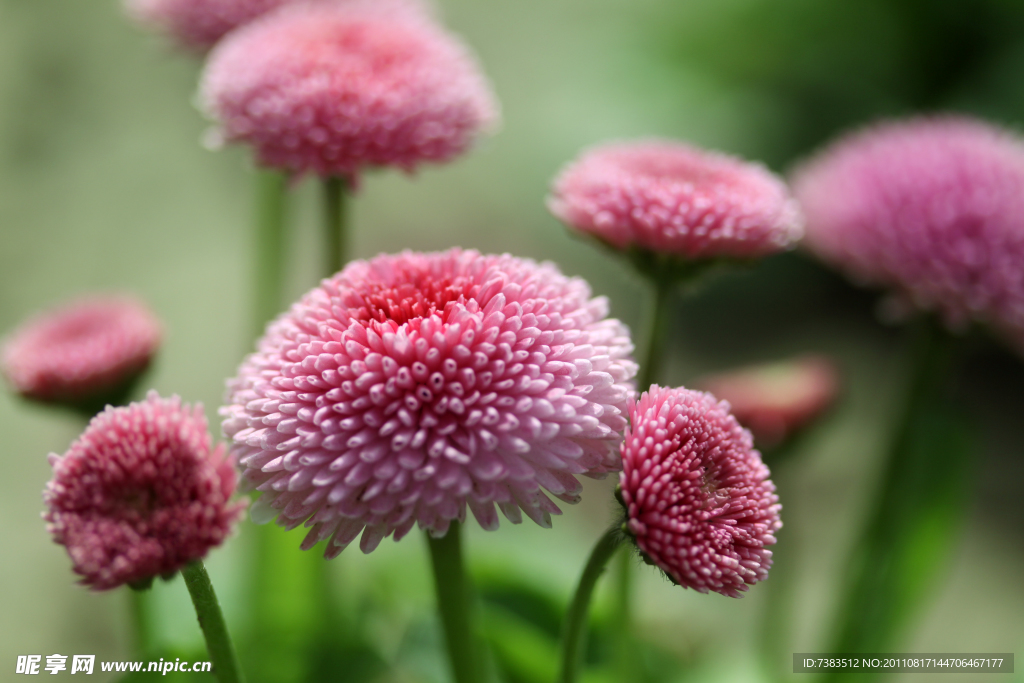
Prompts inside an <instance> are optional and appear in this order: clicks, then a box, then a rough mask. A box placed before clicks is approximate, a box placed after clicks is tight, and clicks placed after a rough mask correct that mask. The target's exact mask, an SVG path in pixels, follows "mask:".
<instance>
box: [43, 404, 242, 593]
mask: <svg viewBox="0 0 1024 683" xmlns="http://www.w3.org/2000/svg"><path fill="white" fill-rule="evenodd" d="M50 464H51V465H52V466H53V479H51V480H50V482H49V484H47V487H46V490H45V491H44V493H43V496H44V499H45V501H46V506H47V511H46V513H45V514H44V515H43V517H44V519H46V521H47V522H48V524H47V528H48V529H49V531H50V533H51V534H52V535H53V538H54V540H55V541H56V542H57V543H60V544H61V545H63V546H65V547H67V550H68V554H69V555H70V556H71V560H72V562H73V563H74V570H75V572H76V573H78V574H80V575H81V576H82V583H84V584H87V585H89V586H90V587H92V588H94V589H96V590H105V589H108V588H115V587H117V586H120V585H123V584H126V583H136V582H144V581H146V580H147V579H150V578H152V577H154V576H156V575H163V574H169V573H172V572H174V571H177V570H178V569H180V568H181V567H183V566H185V565H186V564H188V563H189V562H191V561H193V560H196V559H199V558H201V557H203V556H204V555H206V553H207V551H209V549H210V548H212V547H214V546H217V545H220V544H221V543H222V542H223V541H224V539H225V538H226V537H227V536H228V534H229V533H230V531H231V529H232V526H233V525H234V523H235V521H236V520H237V519H238V517H239V516H240V515H241V513H242V509H243V508H244V503H238V502H236V503H232V502H231V501H230V498H231V495H232V493H234V490H235V481H236V476H235V471H234V468H233V467H232V464H231V462H230V461H229V460H228V459H226V458H225V457H224V447H223V446H218V447H217V448H216V449H214V450H211V442H210V434H209V432H208V430H207V426H206V418H205V416H204V415H203V410H202V407H201V406H198V405H197V406H196V407H195V408H191V407H189V406H188V405H187V404H186V405H183V404H182V403H181V400H180V399H178V397H177V396H175V397H172V398H170V399H161V398H160V397H159V396H158V395H157V394H156V392H150V394H149V396H148V397H147V398H146V400H145V401H142V402H139V403H132V404H131V405H128V406H125V407H122V408H113V407H108V408H107V409H106V410H105V411H104V412H102V413H100V414H99V415H97V416H96V417H94V418H93V419H92V421H91V422H90V423H89V426H88V428H86V430H85V432H83V433H82V435H81V436H80V437H79V438H78V440H77V441H75V442H74V443H73V444H71V448H70V449H69V450H68V452H67V453H65V454H64V456H63V457H59V456H57V455H56V454H54V455H51V456H50Z"/></svg>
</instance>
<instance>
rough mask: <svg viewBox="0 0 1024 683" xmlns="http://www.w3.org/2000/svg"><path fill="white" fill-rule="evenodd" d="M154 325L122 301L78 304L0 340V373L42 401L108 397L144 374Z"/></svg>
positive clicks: (156, 332) (138, 306) (156, 335)
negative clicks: (1, 347) (0, 371)
mask: <svg viewBox="0 0 1024 683" xmlns="http://www.w3.org/2000/svg"><path fill="white" fill-rule="evenodd" d="M160 336H161V332H160V323H159V321H158V320H157V319H156V317H155V316H154V315H153V314H152V313H151V312H150V311H149V309H148V308H146V306H145V305H143V304H142V303H141V302H139V301H137V300H135V299H133V298H130V297H125V296H102V297H100V296H96V297H92V298H87V299H80V300H78V301H74V302H72V303H70V304H67V305H65V306H62V307H59V308H56V309H54V310H50V311H46V312H44V313H41V314H39V315H37V316H35V317H34V318H31V319H30V320H28V321H26V322H25V323H24V324H22V325H21V326H20V327H19V328H18V329H16V330H15V331H14V332H13V333H12V334H11V335H10V336H9V337H8V338H7V340H6V341H5V343H4V345H3V349H2V351H0V370H2V372H3V375H4V376H5V377H6V378H7V380H8V381H9V382H10V383H11V385H12V386H13V387H14V389H15V390H16V391H17V392H18V393H19V394H21V395H23V396H25V397H28V398H31V399H34V400H38V401H45V402H53V403H80V402H92V401H94V400H96V399H103V398H108V397H109V396H110V394H112V393H116V392H118V391H119V390H121V389H123V388H125V387H126V385H128V384H130V383H131V381H132V380H133V379H135V378H136V377H138V375H139V374H140V373H141V372H142V371H143V370H145V369H146V368H147V367H148V366H149V363H150V361H151V360H152V358H153V356H154V354H155V353H156V351H157V348H158V347H159V345H160Z"/></svg>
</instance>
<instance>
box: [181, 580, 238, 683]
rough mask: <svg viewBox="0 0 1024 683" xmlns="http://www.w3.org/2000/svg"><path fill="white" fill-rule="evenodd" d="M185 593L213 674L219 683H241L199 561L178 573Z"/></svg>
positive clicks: (213, 595) (217, 606) (222, 623)
mask: <svg viewBox="0 0 1024 683" xmlns="http://www.w3.org/2000/svg"><path fill="white" fill-rule="evenodd" d="M181 575H182V577H183V578H184V579H185V585H186V586H187V587H188V593H189V595H190V596H192V604H193V606H195V608H196V618H197V619H198V620H199V627H200V628H201V629H202V630H203V638H204V639H205V640H206V649H207V651H208V652H209V653H210V661H211V662H213V674H214V676H215V677H216V678H217V680H218V681H219V682H220V683H243V681H244V680H245V679H244V677H243V676H242V670H241V668H240V667H239V666H238V657H237V656H236V655H235V647H234V645H233V644H232V643H231V636H230V634H228V628H227V624H226V623H225V622H224V615H223V614H222V613H221V611H220V603H219V602H218V601H217V594H216V593H215V592H214V590H213V583H211V582H210V575H209V574H207V573H206V567H205V566H204V565H203V563H202V561H201V560H196V561H195V562H191V563H189V564H188V565H186V567H185V568H184V569H182V570H181Z"/></svg>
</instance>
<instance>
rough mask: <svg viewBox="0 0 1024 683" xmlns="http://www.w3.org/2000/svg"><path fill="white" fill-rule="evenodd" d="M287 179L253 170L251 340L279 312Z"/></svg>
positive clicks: (277, 173) (282, 281)
mask: <svg viewBox="0 0 1024 683" xmlns="http://www.w3.org/2000/svg"><path fill="white" fill-rule="evenodd" d="M287 194H288V179H287V178H286V177H285V176H284V174H282V173H279V172H277V171H266V170H259V171H256V225H255V237H256V243H255V246H254V249H255V256H254V259H253V266H252V267H253V272H252V278H253V280H252V284H253V292H255V301H254V302H253V305H252V315H253V318H252V326H253V329H252V332H253V337H259V336H261V335H262V334H263V330H264V327H265V326H266V324H267V322H268V321H270V320H271V319H273V318H274V316H276V315H277V314H278V313H279V312H280V311H281V305H282V303H281V300H282V298H283V297H282V290H283V289H284V262H285V253H286V244H285V242H286V239H285V224H286V221H287V212H288V205H287Z"/></svg>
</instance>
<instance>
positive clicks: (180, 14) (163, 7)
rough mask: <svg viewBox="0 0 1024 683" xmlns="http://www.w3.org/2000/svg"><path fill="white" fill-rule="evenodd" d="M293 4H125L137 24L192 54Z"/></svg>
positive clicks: (135, 0) (189, 0)
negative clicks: (256, 20) (157, 32)
mask: <svg viewBox="0 0 1024 683" xmlns="http://www.w3.org/2000/svg"><path fill="white" fill-rule="evenodd" d="M294 1H295V0H125V7H126V9H127V10H128V13H129V14H130V15H131V16H132V17H133V18H135V19H136V20H137V21H138V22H139V23H141V24H143V25H146V26H152V27H153V28H155V29H157V30H159V31H161V32H163V33H166V34H168V35H169V36H171V37H172V38H173V39H174V40H175V41H176V42H178V43H179V44H181V45H183V46H185V47H187V48H190V49H193V50H207V49H209V48H210V47H212V46H213V45H214V43H216V42H217V41H218V40H220V39H221V38H222V37H223V36H224V35H225V34H226V33H228V32H229V31H231V30H233V29H235V28H237V27H239V26H241V25H243V24H247V23H249V22H250V21H252V20H253V19H255V18H256V17H258V16H260V15H262V14H265V13H267V12H269V11H270V10H272V9H275V8H277V7H279V6H281V5H283V4H286V3H288V2H294Z"/></svg>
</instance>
